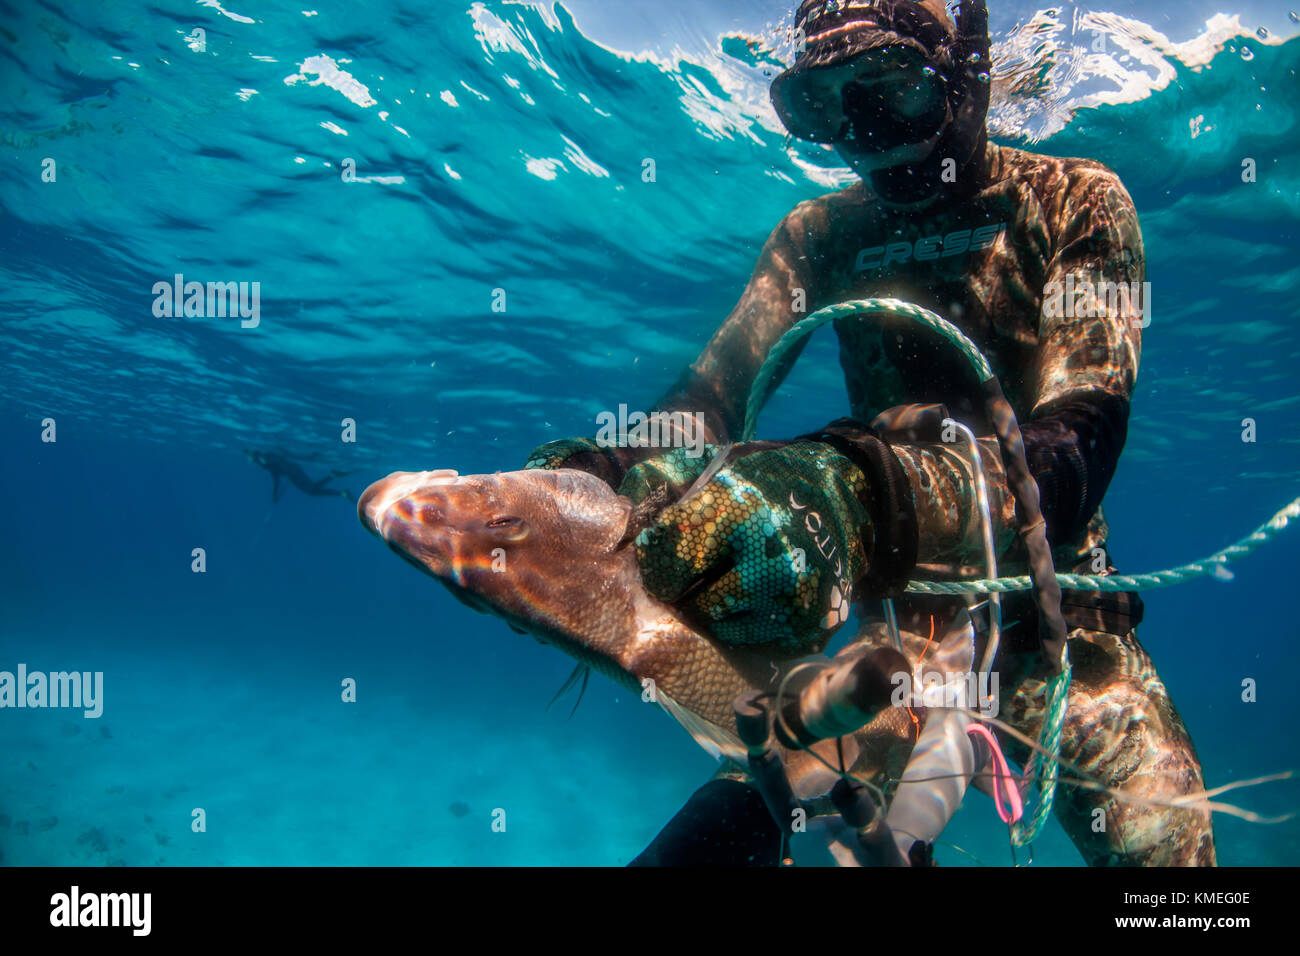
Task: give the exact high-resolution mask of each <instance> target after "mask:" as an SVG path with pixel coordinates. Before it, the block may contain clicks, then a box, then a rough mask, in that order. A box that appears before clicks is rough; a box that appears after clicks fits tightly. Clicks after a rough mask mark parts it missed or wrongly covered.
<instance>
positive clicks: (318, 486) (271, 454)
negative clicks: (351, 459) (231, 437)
mask: <svg viewBox="0 0 1300 956" xmlns="http://www.w3.org/2000/svg"><path fill="white" fill-rule="evenodd" d="M244 455H245V456H246V457H247V458H248V460H249V461H251V462H252V463H253V464H255V465H258V466H260V467H262V468H265V469H266V470H267V471H269V472H270V473H271V482H272V484H271V503H272V504H275V503H277V502H278V501H279V500H280V494H281V493H282V491H283V486H282V485H281V484H280V479H281V478H287V479H288V480H289V483H290V484H292V485H293V486H294V487H295V488H297V489H298V490H299V491H301V492H302V493H303V494H305V495H315V496H316V497H318V498H320V497H324V498H333V497H335V496H338V497H342V498H346V499H347V500H348V501H356V500H357V496H356V495H354V494H353V493H352V492H350V491H348V490H347V489H346V488H330V487H329V483H330V482H331V481H334V480H335V479H336V478H342V477H343V476H344V475H346V474H348V472H346V471H331V472H330V473H329V474H327V475H326V476H325V477H324V478H321V479H320V480H318V481H313V480H312V479H311V478H309V477H307V472H305V471H303V468H302V465H300V464H298V463H297V462H296V461H294V460H293V459H291V458H290V457H289V456H288V455H286V454H284V453H283V452H279V451H257V450H255V449H252V448H245V449H244Z"/></svg>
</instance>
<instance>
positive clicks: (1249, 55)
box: [1241, 46, 1255, 60]
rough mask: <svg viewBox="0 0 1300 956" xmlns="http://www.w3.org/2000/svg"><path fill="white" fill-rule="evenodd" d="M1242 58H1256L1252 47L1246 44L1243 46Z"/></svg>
mask: <svg viewBox="0 0 1300 956" xmlns="http://www.w3.org/2000/svg"><path fill="white" fill-rule="evenodd" d="M1241 58H1242V59H1243V60H1253V59H1255V54H1254V52H1252V51H1251V49H1250V47H1248V46H1244V47H1242V48H1241Z"/></svg>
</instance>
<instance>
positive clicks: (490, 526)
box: [484, 515, 528, 541]
mask: <svg viewBox="0 0 1300 956" xmlns="http://www.w3.org/2000/svg"><path fill="white" fill-rule="evenodd" d="M484 527H486V529H487V530H488V531H490V532H492V537H493V538H494V539H495V540H496V541H522V540H524V538H526V537H528V522H526V521H524V519H523V518H520V517H518V516H516V515H497V516H496V517H495V518H492V519H490V520H489V521H487V523H486V524H485V525H484Z"/></svg>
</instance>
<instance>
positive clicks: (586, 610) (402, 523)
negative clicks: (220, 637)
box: [357, 469, 635, 671]
mask: <svg viewBox="0 0 1300 956" xmlns="http://www.w3.org/2000/svg"><path fill="white" fill-rule="evenodd" d="M631 514H632V505H631V502H629V501H628V499H626V498H622V497H620V496H619V495H618V494H616V493H615V492H614V490H613V489H612V488H611V487H610V486H609V485H608V484H606V483H605V482H604V481H602V480H601V479H599V478H597V477H595V476H594V475H590V474H588V473H587V472H584V471H576V470H573V469H557V470H546V469H534V470H528V471H513V472H498V473H496V474H492V475H460V474H458V473H457V472H455V471H449V470H442V471H423V472H395V473H394V474H391V475H389V476H388V477H387V478H384V479H382V480H381V481H377V482H375V483H374V484H373V485H371V486H370V487H369V488H367V489H366V490H365V492H364V493H363V494H362V495H361V498H360V500H359V501H358V502H357V516H358V517H359V518H360V519H361V523H362V524H363V525H364V526H365V527H366V528H368V529H369V530H370V531H371V532H373V533H374V534H376V535H378V536H379V537H380V538H382V539H383V540H384V541H385V542H386V543H387V544H388V546H389V548H391V549H392V550H393V551H395V552H396V553H397V554H399V555H401V556H402V557H403V558H404V559H406V560H407V561H409V562H410V563H411V564H414V565H415V566H416V567H418V568H420V569H421V570H422V571H424V572H425V573H427V574H429V575H432V576H433V577H434V578H436V579H437V580H439V581H441V582H442V583H443V584H444V585H446V586H447V588H448V589H449V590H451V592H452V593H453V594H455V595H456V597H457V598H459V599H460V600H461V601H462V602H464V603H465V604H468V605H469V606H470V607H472V608H474V609H475V610H479V611H484V612H486V613H491V614H494V615H497V616H499V617H502V618H504V619H505V620H506V622H507V623H508V624H509V625H510V626H511V627H512V628H514V629H515V630H517V631H524V632H527V633H530V634H532V635H534V636H535V637H537V638H538V639H539V640H541V641H542V642H543V643H555V644H559V645H560V646H561V647H562V649H563V650H565V651H567V652H568V653H570V654H572V655H573V656H575V657H577V658H579V659H580V660H589V657H590V655H592V654H597V655H599V654H602V653H603V654H605V655H606V656H609V653H610V651H611V648H610V647H608V646H607V645H608V644H609V642H610V641H611V640H613V638H614V637H615V635H614V634H613V633H612V631H613V630H616V629H617V626H618V622H619V621H620V620H621V621H622V626H624V627H626V626H627V621H628V620H629V619H630V618H631V616H632V614H631V611H630V609H629V608H628V607H627V606H626V605H627V601H628V600H629V599H628V597H627V594H628V588H626V587H622V588H620V587H617V586H615V585H616V583H618V582H616V581H615V579H616V578H619V577H620V576H624V577H625V576H627V575H628V574H631V573H634V572H635V554H634V552H633V550H632V549H631V548H628V547H626V541H625V540H624V531H625V529H626V528H627V523H628V520H629V518H630V516H631ZM620 616H621V617H620ZM575 639H576V642H575ZM590 662H592V663H596V664H600V663H601V662H600V661H590ZM609 663H610V664H612V663H613V661H612V660H611V661H610V662H609ZM600 669H601V670H603V671H608V670H610V669H611V668H610V667H606V666H602V667H600Z"/></svg>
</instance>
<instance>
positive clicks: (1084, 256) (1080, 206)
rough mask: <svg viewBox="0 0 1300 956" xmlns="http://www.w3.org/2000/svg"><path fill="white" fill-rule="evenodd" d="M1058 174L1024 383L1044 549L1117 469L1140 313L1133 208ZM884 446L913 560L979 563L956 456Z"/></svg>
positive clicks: (997, 472) (1008, 530)
mask: <svg viewBox="0 0 1300 956" xmlns="http://www.w3.org/2000/svg"><path fill="white" fill-rule="evenodd" d="M1063 178H1064V181H1063V182H1061V183H1060V185H1059V187H1058V188H1057V189H1056V190H1055V191H1054V193H1053V195H1052V196H1051V197H1048V203H1047V204H1045V208H1044V212H1045V213H1046V215H1047V216H1048V218H1049V220H1050V221H1051V222H1054V223H1057V224H1058V227H1057V231H1056V234H1055V236H1054V237H1053V239H1054V241H1053V244H1052V249H1051V258H1050V260H1049V261H1048V265H1047V273H1046V280H1047V281H1046V283H1045V287H1044V289H1043V292H1042V302H1041V305H1040V312H1039V321H1038V339H1039V347H1038V350H1037V353H1036V356H1035V361H1036V368H1034V369H1031V370H1028V371H1029V374H1028V375H1027V376H1026V378H1027V380H1028V381H1030V382H1032V383H1033V388H1032V391H1031V394H1030V396H1029V401H1030V402H1031V411H1030V413H1029V415H1027V416H1026V417H1025V419H1024V420H1022V421H1021V430H1022V432H1023V434H1024V439H1025V450H1026V457H1027V459H1028V462H1029V467H1030V471H1031V472H1032V473H1033V474H1034V477H1035V479H1036V481H1037V482H1038V486H1039V490H1040V494H1041V499H1042V510H1043V516H1044V518H1045V519H1046V522H1047V532H1048V539H1049V540H1050V541H1051V542H1052V543H1053V544H1062V543H1065V542H1067V541H1070V540H1072V539H1073V538H1074V537H1075V536H1076V535H1078V534H1080V533H1081V532H1082V531H1083V529H1084V528H1085V527H1086V526H1087V524H1088V522H1089V520H1090V519H1091V518H1092V516H1093V514H1094V513H1095V512H1096V510H1097V507H1098V505H1099V504H1100V503H1101V499H1102V496H1103V495H1104V494H1105V493H1106V489H1107V487H1108V486H1109V484H1110V480H1111V478H1112V476H1113V475H1114V473H1115V468H1116V466H1117V464H1118V462H1119V455H1120V452H1121V450H1122V449H1123V447H1124V440H1125V436H1126V434H1127V427H1128V415H1129V401H1130V397H1131V395H1132V393H1133V388H1134V383H1135V381H1136V379H1137V371H1138V362H1139V358H1140V354H1141V341H1142V326H1143V325H1144V324H1145V321H1146V320H1145V319H1144V318H1143V316H1142V314H1141V313H1142V312H1143V310H1144V309H1145V308H1146V307H1149V302H1148V301H1147V300H1148V296H1147V294H1146V292H1145V289H1144V280H1145V278H1146V265H1145V258H1144V254H1143V248H1142V234H1141V230H1140V228H1139V226H1138V218H1137V212H1136V210H1135V209H1134V207H1133V202H1132V200H1131V199H1130V198H1129V195H1128V193H1127V192H1126V191H1125V189H1124V187H1123V185H1122V184H1121V183H1120V181H1119V179H1118V177H1116V176H1115V174H1114V173H1112V172H1111V171H1110V170H1108V169H1106V168H1105V167H1103V166H1101V165H1099V164H1097V163H1091V162H1079V163H1078V164H1077V165H1075V166H1073V167H1072V168H1071V169H1070V170H1069V171H1068V172H1067V173H1066V174H1065V176H1064V177H1063ZM1052 204H1055V206H1054V207H1053V205H1052ZM1121 289H1122V290H1123V292H1122V293H1121V292H1120V291H1119V290H1121ZM1148 314H1149V313H1148ZM981 446H982V450H983V455H982V460H983V463H984V468H985V472H986V475H987V477H988V480H989V485H990V498H991V500H992V504H993V517H994V519H995V525H996V528H997V533H996V539H997V542H998V551H999V553H1002V552H1004V551H1005V550H1006V549H1007V548H1008V547H1009V546H1010V545H1011V543H1012V542H1013V541H1014V531H1013V529H1014V511H1013V506H1012V503H1011V500H1010V496H1009V495H1008V493H1007V490H1006V482H1005V478H1004V474H1003V470H1002V463H1001V458H1000V456H999V455H998V453H997V451H996V443H995V442H994V441H993V440H992V439H988V440H985V441H981ZM893 449H894V452H895V454H897V455H898V458H899V460H900V461H901V462H902V464H903V466H904V468H905V470H906V471H907V473H908V476H909V481H910V484H911V485H912V489H913V495H914V498H915V501H916V507H917V525H918V528H919V535H920V541H919V543H918V544H919V546H918V563H919V564H936V565H951V564H965V563H968V562H971V561H973V562H975V563H979V562H980V560H981V558H980V544H979V542H980V535H979V528H978V525H977V524H976V521H977V516H976V515H975V513H974V509H973V508H972V507H971V504H970V503H971V502H972V501H973V498H974V495H973V475H972V474H971V471H970V468H969V466H968V465H967V464H966V463H965V460H964V455H963V454H962V453H961V452H960V451H959V450H958V449H957V448H955V447H952V446H947V445H944V444H940V443H930V444H927V443H919V444H906V443H902V444H895V445H894V446H893Z"/></svg>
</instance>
